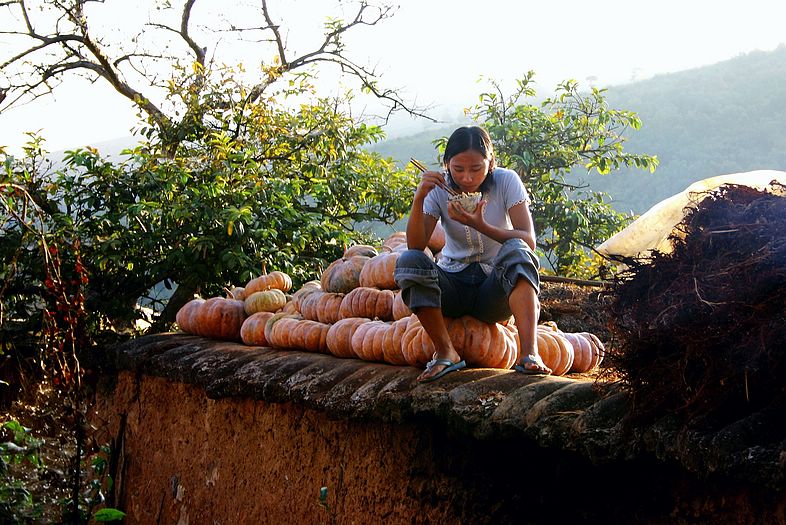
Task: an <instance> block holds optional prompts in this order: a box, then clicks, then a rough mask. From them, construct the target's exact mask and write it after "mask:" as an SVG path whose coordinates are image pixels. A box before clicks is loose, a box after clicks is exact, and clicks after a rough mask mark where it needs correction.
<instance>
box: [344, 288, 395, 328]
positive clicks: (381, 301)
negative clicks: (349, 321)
mask: <svg viewBox="0 0 786 525" xmlns="http://www.w3.org/2000/svg"><path fill="white" fill-rule="evenodd" d="M394 295H395V294H394V293H393V292H392V291H390V290H377V289H376V288H367V287H364V286H360V287H358V288H355V289H354V290H352V291H351V292H349V293H348V294H347V295H345V296H344V299H343V300H342V301H341V307H340V309H339V318H340V319H344V318H346V317H367V318H368V319H375V318H379V319H382V320H383V321H391V320H393V296H394Z"/></svg>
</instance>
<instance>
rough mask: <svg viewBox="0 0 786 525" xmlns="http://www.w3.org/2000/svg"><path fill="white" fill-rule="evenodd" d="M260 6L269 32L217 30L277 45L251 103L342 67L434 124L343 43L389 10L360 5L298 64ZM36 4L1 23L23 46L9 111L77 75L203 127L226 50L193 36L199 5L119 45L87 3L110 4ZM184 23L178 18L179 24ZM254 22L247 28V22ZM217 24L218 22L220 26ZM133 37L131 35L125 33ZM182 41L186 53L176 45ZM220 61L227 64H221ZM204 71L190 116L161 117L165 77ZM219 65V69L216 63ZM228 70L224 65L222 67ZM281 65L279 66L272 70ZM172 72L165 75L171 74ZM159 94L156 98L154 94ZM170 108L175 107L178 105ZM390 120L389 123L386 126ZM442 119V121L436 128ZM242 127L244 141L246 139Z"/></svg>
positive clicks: (10, 8) (193, 86)
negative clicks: (193, 66)
mask: <svg viewBox="0 0 786 525" xmlns="http://www.w3.org/2000/svg"><path fill="white" fill-rule="evenodd" d="M255 1H256V2H259V3H258V6H259V7H260V10H259V12H258V13H259V16H260V17H261V20H260V21H261V23H260V24H254V23H244V24H242V25H243V27H239V26H238V25H236V24H233V23H228V26H229V29H226V28H224V27H221V26H219V25H216V24H215V23H213V24H212V25H214V27H213V28H212V30H213V31H215V32H219V31H220V32H224V33H226V32H229V33H234V34H235V35H238V36H242V35H244V34H246V33H248V32H258V33H261V35H260V37H261V39H260V40H258V41H262V42H271V43H273V45H274V46H275V51H273V59H272V60H265V64H266V66H265V69H264V71H265V72H266V74H262V75H260V77H259V78H258V80H257V81H256V82H252V85H251V87H250V89H249V90H248V91H247V92H246V101H247V102H248V103H251V102H255V101H257V100H258V99H259V98H260V97H261V96H262V94H263V93H264V92H265V91H266V90H267V89H268V88H269V87H270V86H271V85H273V84H275V83H276V82H278V81H280V80H281V79H282V77H283V76H284V75H286V74H287V73H290V72H295V71H296V70H300V69H305V68H306V67H310V66H315V65H317V66H318V65H325V66H330V67H337V68H338V70H339V71H341V72H342V74H345V75H347V76H349V77H352V78H354V79H355V80H356V81H357V82H359V84H360V86H361V87H362V88H363V90H364V91H366V92H368V93H370V94H372V95H373V96H374V97H376V98H377V99H379V100H381V101H383V102H384V106H385V107H386V108H388V114H387V116H388V117H389V116H390V114H391V113H392V112H394V111H398V110H404V111H406V112H409V113H410V114H412V115H416V116H421V117H425V118H429V117H427V116H426V115H425V109H427V108H424V109H418V108H414V107H411V106H410V105H409V104H408V103H406V102H404V101H403V100H402V99H401V97H400V96H399V95H398V93H397V91H396V90H394V89H389V88H384V87H382V86H381V84H380V79H379V77H378V75H377V74H376V72H375V71H374V70H373V69H370V68H368V67H364V66H362V65H360V64H358V63H357V62H355V61H354V60H352V59H351V57H350V56H349V55H348V54H347V52H346V50H345V48H344V44H343V41H342V39H343V37H344V35H345V34H347V32H348V31H351V30H353V29H354V28H357V27H360V26H366V27H371V26H375V25H377V24H379V23H381V22H382V21H383V20H385V19H387V18H389V17H390V16H392V12H393V8H392V7H391V6H389V5H381V6H375V5H371V4H370V3H369V2H368V1H367V0H360V1H359V2H358V3H357V9H356V11H355V12H354V16H353V17H352V18H350V19H349V20H348V21H341V20H339V19H337V18H329V19H328V21H327V22H326V31H325V34H324V38H323V39H322V40H321V41H320V42H318V43H317V46H316V48H314V49H312V50H310V51H306V52H304V53H301V54H300V55H298V56H294V57H290V56H289V55H288V53H289V51H288V50H287V45H286V42H285V39H284V37H283V34H284V31H283V29H282V27H283V26H282V24H280V23H276V22H275V18H274V16H273V14H272V12H271V11H270V6H269V3H268V2H267V0H255ZM40 2H41V3H40V4H36V8H35V9H33V5H32V4H30V3H29V1H28V0H14V1H11V0H6V1H0V7H4V8H5V11H6V12H8V13H10V14H11V16H3V17H0V34H3V35H9V36H11V37H12V38H13V41H14V45H13V46H8V47H7V48H5V49H0V88H2V89H4V90H5V91H6V93H5V96H4V97H3V99H2V100H0V104H2V105H0V111H2V109H3V108H8V107H11V106H13V105H17V104H20V103H22V102H24V101H30V100H34V99H35V98H38V97H40V96H43V95H46V94H49V93H51V92H52V91H53V90H54V89H55V88H57V87H58V86H59V84H60V83H62V82H64V81H65V80H66V79H67V78H68V77H69V75H74V74H79V72H83V73H87V75H88V78H89V79H90V80H91V81H93V82H95V81H97V80H98V79H102V80H103V81H105V82H107V83H108V84H109V85H111V86H112V88H113V89H114V90H115V91H117V92H118V93H119V94H120V95H122V96H123V97H125V98H126V99H128V100H130V101H132V102H134V103H135V104H137V105H138V106H139V107H140V108H141V110H142V111H143V112H144V113H146V114H147V115H148V116H149V118H150V119H151V121H152V122H153V123H155V125H156V127H157V128H159V130H163V129H165V128H170V129H171V128H172V127H175V128H176V127H177V126H179V125H180V124H182V123H185V122H188V121H195V120H199V119H201V118H202V116H201V115H199V114H196V113H195V112H200V111H204V109H199V104H198V101H199V98H200V97H201V96H202V90H203V89H204V87H205V85H206V84H205V83H206V82H207V81H208V79H209V77H210V75H211V74H212V72H211V71H210V67H209V66H208V64H207V62H208V55H207V54H208V52H209V49H211V47H212V48H214V49H217V46H218V42H217V41H211V42H206V44H207V45H202V44H201V43H200V42H198V41H197V39H196V38H195V37H194V34H193V33H192V30H193V28H192V24H193V22H194V19H195V18H194V15H195V14H196V11H195V8H196V6H197V0H181V2H182V6H181V7H180V8H178V9H179V12H175V11H174V10H173V9H171V8H169V9H164V10H163V11H162V13H163V15H162V16H161V17H159V18H157V19H156V21H155V22H147V23H146V24H144V26H143V27H144V28H140V30H139V32H137V34H136V36H135V37H133V38H118V37H115V35H114V33H115V32H118V31H117V30H119V28H109V31H107V30H106V29H107V28H104V27H101V26H95V27H94V21H93V18H92V16H93V14H94V13H93V10H86V9H85V7H86V6H87V5H88V3H89V2H90V3H97V4H104V5H106V8H107V9H109V8H110V7H109V3H108V2H107V3H105V2H104V1H103V0H40ZM97 8H98V7H96V9H97ZM172 14H175V15H176V17H177V18H176V19H175V18H172V16H171V15H172ZM244 22H245V21H244ZM211 23H212V22H211ZM125 29H126V28H123V30H125ZM177 42H179V43H181V44H183V45H184V46H185V47H180V46H177V45H176V46H174V47H170V45H171V44H173V43H174V44H176V43H177ZM216 58H218V57H216ZM193 62H196V63H198V64H200V65H201V66H202V70H201V71H197V73H196V75H193V76H192V77H191V78H190V79H189V80H188V82H189V97H191V98H190V99H189V101H185V100H184V101H183V103H184V104H185V105H186V106H187V107H186V110H185V111H183V108H182V107H181V108H179V111H178V109H177V108H174V107H173V108H169V107H168V106H167V109H166V110H165V109H162V108H163V106H161V105H160V104H162V103H164V102H166V100H163V98H162V96H160V95H159V96H154V95H157V94H159V93H160V92H157V91H155V89H157V88H161V87H165V86H166V84H165V83H164V82H163V79H162V78H161V77H162V75H165V74H172V75H174V74H175V71H176V70H178V69H179V68H181V67H182V66H185V65H186V64H188V63H193ZM211 62H212V61H211ZM219 63H220V62H219ZM273 64H275V65H273ZM162 66H164V67H162ZM154 88H155V89H154ZM169 102H170V103H171V102H172V101H169ZM386 118H387V117H386ZM431 120H433V119H431ZM239 129H240V125H238V127H237V130H235V132H239Z"/></svg>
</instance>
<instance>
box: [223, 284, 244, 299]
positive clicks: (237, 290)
mask: <svg viewBox="0 0 786 525" xmlns="http://www.w3.org/2000/svg"><path fill="white" fill-rule="evenodd" d="M227 299H237V300H238V301H245V300H246V289H245V288H243V287H242V286H235V287H232V288H230V289H229V290H227Z"/></svg>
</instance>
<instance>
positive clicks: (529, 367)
mask: <svg viewBox="0 0 786 525" xmlns="http://www.w3.org/2000/svg"><path fill="white" fill-rule="evenodd" d="M516 371H517V372H521V373H524V374H539V375H549V374H551V371H552V370H551V368H549V367H547V366H546V364H545V363H544V362H543V359H542V358H541V357H540V355H538V354H534V355H533V354H526V355H525V356H524V357H523V358H521V362H520V363H519V364H517V365H516Z"/></svg>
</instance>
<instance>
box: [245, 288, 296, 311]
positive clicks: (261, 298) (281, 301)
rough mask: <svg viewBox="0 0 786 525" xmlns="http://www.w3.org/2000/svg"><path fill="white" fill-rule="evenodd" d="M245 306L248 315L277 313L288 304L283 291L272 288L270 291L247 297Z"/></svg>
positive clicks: (255, 293)
mask: <svg viewBox="0 0 786 525" xmlns="http://www.w3.org/2000/svg"><path fill="white" fill-rule="evenodd" d="M243 304H244V306H245V309H246V314H247V315H251V314H255V313H257V312H276V311H278V310H280V309H282V308H284V305H285V304H287V296H286V294H285V293H284V292H282V291H281V290H278V289H277V288H271V289H270V290H265V291H263V292H254V293H252V294H250V295H249V296H248V297H246V300H245V301H244V302H243Z"/></svg>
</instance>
